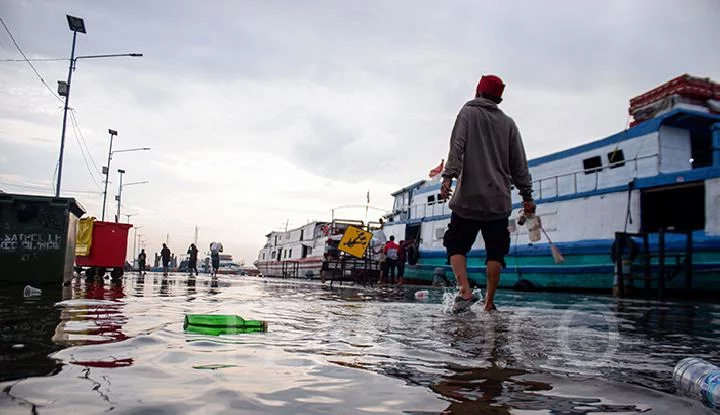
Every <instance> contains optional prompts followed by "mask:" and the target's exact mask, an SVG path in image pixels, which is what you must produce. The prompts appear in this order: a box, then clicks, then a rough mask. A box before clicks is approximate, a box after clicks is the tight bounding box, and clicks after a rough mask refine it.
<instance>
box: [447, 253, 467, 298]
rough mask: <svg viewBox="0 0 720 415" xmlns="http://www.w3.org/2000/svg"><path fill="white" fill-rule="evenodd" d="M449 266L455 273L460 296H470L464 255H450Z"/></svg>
mask: <svg viewBox="0 0 720 415" xmlns="http://www.w3.org/2000/svg"><path fill="white" fill-rule="evenodd" d="M450 266H451V267H452V270H453V273H455V279H456V280H457V285H458V287H459V289H460V296H462V298H464V299H466V300H467V299H469V298H470V297H472V292H471V291H470V283H469V282H468V278H467V260H466V259H465V256H464V255H453V256H451V257H450Z"/></svg>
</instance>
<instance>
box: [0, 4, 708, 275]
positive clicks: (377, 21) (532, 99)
mask: <svg viewBox="0 0 720 415" xmlns="http://www.w3.org/2000/svg"><path fill="white" fill-rule="evenodd" d="M66 14H71V15H74V16H79V17H82V18H84V19H85V24H86V27H87V34H79V35H78V41H77V54H78V55H91V54H108V53H128V52H142V53H144V55H145V56H144V57H142V58H112V59H87V60H80V61H78V65H77V70H76V71H75V72H74V75H73V82H72V95H71V99H70V107H71V108H72V109H73V114H74V115H75V120H76V121H77V127H76V124H75V123H74V122H73V119H70V120H69V122H68V132H67V135H66V147H65V150H66V153H65V161H64V168H63V176H62V189H63V190H62V194H63V195H65V196H73V197H76V198H77V199H78V200H79V201H80V202H81V203H82V204H83V205H84V206H85V207H86V209H87V210H88V213H89V214H90V215H94V216H98V217H99V216H100V210H101V205H102V183H103V177H102V175H101V174H100V173H99V171H98V169H100V168H101V167H102V166H103V165H105V164H106V162H107V160H106V159H107V152H108V144H109V138H108V134H107V130H108V128H112V129H115V130H117V131H118V133H119V134H118V137H117V138H116V140H115V143H114V148H115V149H128V148H136V147H146V146H147V147H151V148H152V150H151V151H143V152H125V153H118V154H115V155H114V157H113V160H112V164H111V170H112V172H113V174H111V176H110V178H111V183H110V185H109V193H110V196H109V197H108V209H109V211H110V212H111V214H110V217H111V218H112V215H113V214H114V212H115V210H116V207H115V206H116V205H115V203H114V197H113V195H114V194H115V193H116V192H117V187H118V186H117V184H118V178H117V174H116V173H115V172H116V170H117V169H118V168H122V169H125V170H126V171H127V173H126V174H125V176H124V179H123V180H124V182H125V183H132V182H138V181H149V182H150V183H148V184H140V185H135V186H127V187H124V188H123V207H122V210H123V212H124V213H129V214H135V216H132V217H131V218H130V220H131V222H133V223H134V224H136V225H139V226H142V228H140V229H139V230H138V233H139V234H141V235H142V239H143V240H144V241H145V244H146V247H147V248H148V249H150V250H151V251H156V250H157V249H158V247H159V245H160V244H161V243H162V242H163V241H165V239H166V237H167V235H168V234H169V235H170V239H169V240H170V247H171V249H173V250H175V251H183V252H184V251H185V250H186V249H187V245H188V244H189V243H190V242H192V239H193V235H194V227H195V226H196V225H197V226H198V228H199V243H200V246H201V248H203V247H204V246H207V244H208V243H209V242H210V241H211V240H222V241H223V243H224V245H225V248H226V251H227V252H230V253H233V254H235V257H236V258H238V259H245V260H246V262H247V263H251V262H252V261H253V260H254V259H256V256H257V251H258V250H259V248H260V247H261V245H262V244H263V243H264V237H263V235H264V234H266V233H267V232H269V231H270V230H274V229H282V228H284V226H285V224H286V223H289V226H290V227H293V226H299V225H302V224H304V223H306V222H307V221H308V220H313V219H319V220H328V219H329V218H330V210H331V209H332V208H334V207H337V206H340V205H354V204H364V203H365V197H366V192H367V191H368V190H369V191H370V198H371V204H372V205H374V206H377V207H379V208H384V209H388V208H390V207H391V205H392V199H391V198H390V196H389V194H390V193H391V192H392V191H394V190H396V189H398V188H401V187H403V186H405V185H407V184H409V183H411V182H413V181H415V180H418V179H422V178H425V177H427V172H428V170H430V169H431V168H433V167H434V166H436V165H437V164H438V163H439V162H440V159H442V158H445V157H446V153H447V145H448V138H449V132H450V129H451V128H452V124H453V121H454V118H455V115H456V114H457V111H458V109H459V108H460V107H461V106H462V104H463V103H464V102H465V101H467V100H468V99H469V98H471V97H472V95H473V94H474V87H475V84H476V82H477V80H478V79H479V77H480V75H482V74H483V73H496V74H498V75H500V76H501V77H502V78H503V79H504V80H505V82H506V84H507V85H508V86H507V89H506V94H505V102H504V103H503V105H502V107H503V108H504V109H505V111H506V112H507V113H508V114H510V115H511V116H512V117H513V118H515V120H516V122H517V123H518V125H519V127H520V130H521V132H522V134H523V137H524V139H525V146H526V150H527V152H528V156H529V157H531V158H532V157H538V156H542V155H544V154H547V153H550V152H553V151H557V150H561V149H564V148H567V147H569V146H574V145H578V144H582V143H586V142H588V141H592V140H595V139H598V138H602V137H604V136H607V135H609V134H612V133H614V132H617V131H620V130H622V129H624V128H625V127H626V125H627V122H628V116H627V106H628V100H629V98H631V97H632V96H635V95H638V94H640V93H642V92H644V91H646V90H648V89H650V88H653V87H655V86H657V85H659V84H661V83H662V82H665V81H667V80H669V79H671V78H673V77H674V76H677V75H679V74H682V73H691V74H694V75H698V76H707V77H711V78H713V79H716V80H718V79H720V54H718V53H717V50H718V46H717V41H716V40H717V22H718V21H719V19H720V1H717V0H690V1H685V2H678V1H675V0H645V1H625V0H607V1H594V2H590V1H573V0H568V1H544V2H538V1H530V0H527V1H503V2H490V1H477V0H474V1H443V2H439V1H416V0H413V1H410V0H404V1H400V0H398V1H364V2H350V1H345V2H341V1H335V0H328V1H303V2H300V1H292V0H287V1H259V0H258V1H241V0H236V1H219V0H209V1H199V0H198V1H181V0H173V1H170V0H165V1H160V0H157V1H133V0H127V1H122V2H110V1H104V2H99V1H90V0H86V1H55V0H47V1H42V0H0V17H2V19H3V21H4V22H5V24H6V25H7V27H8V29H9V30H10V31H11V32H12V34H13V35H14V37H15V40H16V41H17V43H18V45H19V46H20V47H21V48H22V50H23V51H24V52H25V53H26V55H27V56H28V57H30V58H32V59H38V58H62V57H65V58H67V57H68V56H69V54H70V46H71V40H72V34H71V32H70V31H69V29H68V27H67V22H66V19H65V15H66ZM21 57H22V56H21V55H20V53H19V52H18V50H17V49H16V47H15V46H14V44H13V42H12V41H11V39H10V37H9V35H8V34H7V32H6V31H5V30H4V28H2V27H0V59H1V60H3V61H2V62H0V189H2V190H5V191H14V192H30V193H43V194H51V193H52V189H54V187H53V176H54V172H55V167H56V163H57V159H58V155H59V147H60V130H61V125H62V104H61V103H60V102H59V101H58V100H57V99H56V98H55V97H53V95H52V94H51V93H50V91H48V89H46V88H45V87H44V86H43V84H42V83H41V81H40V80H39V79H38V77H37V76H36V75H35V73H34V72H33V71H32V69H31V68H30V67H29V66H28V65H27V63H24V62H8V61H7V60H9V59H19V58H21ZM34 65H35V67H36V68H37V70H38V72H39V73H40V75H41V76H42V77H43V78H44V79H45V80H46V82H47V83H48V85H50V87H51V88H52V89H53V90H54V89H55V88H56V85H57V80H60V79H65V78H66V77H67V62H66V61H41V62H35V63H34ZM371 212H372V211H371ZM338 215H339V216H343V217H356V218H361V219H363V218H364V210H352V209H346V210H343V211H340V212H339V213H338ZM375 217H377V213H376V216H375ZM123 220H124V221H125V220H127V218H126V217H123Z"/></svg>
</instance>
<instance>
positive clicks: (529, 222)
mask: <svg viewBox="0 0 720 415" xmlns="http://www.w3.org/2000/svg"><path fill="white" fill-rule="evenodd" d="M525 226H527V230H528V238H530V242H537V241H539V240H540V226H541V223H540V216H537V215H527V219H526V220H525Z"/></svg>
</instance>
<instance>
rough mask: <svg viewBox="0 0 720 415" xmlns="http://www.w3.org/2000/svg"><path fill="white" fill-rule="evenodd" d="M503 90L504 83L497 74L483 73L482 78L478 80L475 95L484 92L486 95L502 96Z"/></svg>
mask: <svg viewBox="0 0 720 415" xmlns="http://www.w3.org/2000/svg"><path fill="white" fill-rule="evenodd" d="M504 90H505V84H503V81H502V79H500V77H499V76H495V75H483V76H482V78H480V82H478V85H477V89H476V90H475V92H476V95H481V94H482V93H483V92H484V93H486V94H488V95H492V96H494V97H498V98H502V93H503V91H504Z"/></svg>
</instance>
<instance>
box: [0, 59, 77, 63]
mask: <svg viewBox="0 0 720 415" xmlns="http://www.w3.org/2000/svg"><path fill="white" fill-rule="evenodd" d="M66 60H67V58H33V59H0V62H28V61H29V62H57V61H66Z"/></svg>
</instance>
